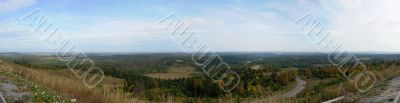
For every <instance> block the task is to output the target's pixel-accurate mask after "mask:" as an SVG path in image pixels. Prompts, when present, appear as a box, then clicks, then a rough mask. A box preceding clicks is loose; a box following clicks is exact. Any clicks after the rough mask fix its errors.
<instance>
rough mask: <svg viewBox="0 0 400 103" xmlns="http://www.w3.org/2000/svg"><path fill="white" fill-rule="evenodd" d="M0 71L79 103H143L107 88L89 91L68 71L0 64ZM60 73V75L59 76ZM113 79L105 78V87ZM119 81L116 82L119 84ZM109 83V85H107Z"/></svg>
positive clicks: (112, 82)
mask: <svg viewBox="0 0 400 103" xmlns="http://www.w3.org/2000/svg"><path fill="white" fill-rule="evenodd" d="M0 69H1V70H5V71H9V72H12V73H15V74H18V75H21V76H22V77H24V78H26V79H27V80H29V81H32V82H34V83H36V84H39V85H41V86H43V87H47V88H49V89H50V90H52V91H56V92H58V93H61V94H63V95H64V96H66V97H68V98H75V99H77V101H78V102H81V103H143V102H144V101H139V100H137V99H134V98H132V96H131V95H130V94H127V93H124V92H115V91H110V88H109V87H106V86H101V87H98V88H93V89H89V88H88V87H86V86H85V85H84V84H83V82H82V81H81V80H79V79H77V78H76V77H75V78H71V77H73V74H72V75H71V74H70V71H69V72H67V71H64V72H62V73H61V72H57V71H51V70H40V69H31V68H26V67H22V66H18V65H15V64H8V63H2V64H0ZM60 73H61V74H62V75H60ZM114 80H117V79H115V78H109V77H107V78H106V79H105V82H103V83H102V85H104V84H105V83H108V84H106V85H111V84H114ZM120 82H121V81H118V83H120ZM109 83H111V84H109Z"/></svg>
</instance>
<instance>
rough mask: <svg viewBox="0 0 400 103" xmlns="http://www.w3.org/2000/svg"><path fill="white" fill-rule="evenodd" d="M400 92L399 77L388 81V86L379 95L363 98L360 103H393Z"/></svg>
mask: <svg viewBox="0 0 400 103" xmlns="http://www.w3.org/2000/svg"><path fill="white" fill-rule="evenodd" d="M399 91H400V77H396V78H394V79H392V80H390V82H389V84H388V86H386V87H384V88H383V90H381V91H379V93H380V94H379V95H376V96H372V97H368V98H363V99H361V102H362V103H371V102H373V103H393V102H395V99H396V97H397V96H398V93H399Z"/></svg>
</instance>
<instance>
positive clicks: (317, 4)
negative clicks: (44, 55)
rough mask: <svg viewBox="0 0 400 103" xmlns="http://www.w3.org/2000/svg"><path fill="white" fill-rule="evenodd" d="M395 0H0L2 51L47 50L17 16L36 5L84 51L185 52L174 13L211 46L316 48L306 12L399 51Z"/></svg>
mask: <svg viewBox="0 0 400 103" xmlns="http://www.w3.org/2000/svg"><path fill="white" fill-rule="evenodd" d="M398 4H400V2H399V1H396V0H386V1H379V0H375V1H374V0H321V1H314V0H197V1H195V0H115V1H110V0H0V43H1V44H0V51H1V52H51V50H50V49H48V48H47V47H46V45H45V44H44V43H43V42H42V41H41V40H39V39H38V38H37V37H35V36H33V35H32V32H30V31H29V30H28V29H27V28H26V27H25V26H24V25H23V24H21V21H20V20H19V19H18V18H19V17H21V16H24V15H25V14H27V13H29V12H31V11H32V10H34V9H40V10H42V11H43V12H44V13H45V15H46V16H47V17H48V18H50V19H51V20H52V21H53V23H54V24H55V25H57V26H58V27H59V28H60V29H61V30H62V31H64V32H65V33H66V36H67V37H68V39H70V40H72V41H73V42H74V44H76V45H77V47H79V49H81V50H82V51H85V52H183V50H182V49H181V48H180V47H179V45H178V44H177V43H175V42H174V40H173V39H172V38H171V37H170V36H169V35H168V33H166V32H164V31H163V30H162V28H161V27H160V25H159V24H158V21H159V20H160V19H162V18H164V17H166V16H168V15H170V14H171V13H175V14H177V15H179V16H181V17H183V19H184V20H185V23H188V24H190V27H191V30H192V31H195V32H196V34H197V35H200V36H201V37H202V39H203V41H204V42H205V43H207V44H208V45H209V46H210V47H211V48H212V49H214V50H215V51H318V49H317V48H316V47H315V46H314V44H312V43H311V42H310V41H309V40H308V39H307V37H306V36H305V35H304V34H302V32H301V31H300V30H299V29H298V27H297V26H296V25H294V24H293V21H295V20H296V19H298V18H300V17H302V16H304V15H305V14H306V13H312V14H314V15H317V16H318V20H319V21H321V22H322V25H323V26H324V27H326V28H327V29H328V30H329V31H332V32H333V35H335V36H336V37H337V39H338V40H339V41H340V42H341V43H342V44H343V45H344V46H345V47H347V48H349V49H350V50H352V51H386V52H398V51H400V48H398V47H397V44H400V41H399V40H397V39H400V35H398V33H400V13H399V12H398V10H399V9H400V7H398V6H397V5H398Z"/></svg>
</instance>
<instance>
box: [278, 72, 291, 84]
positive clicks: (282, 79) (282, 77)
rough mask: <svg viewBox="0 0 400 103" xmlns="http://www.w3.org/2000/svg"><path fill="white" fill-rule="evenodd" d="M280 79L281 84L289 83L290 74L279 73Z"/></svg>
mask: <svg viewBox="0 0 400 103" xmlns="http://www.w3.org/2000/svg"><path fill="white" fill-rule="evenodd" d="M278 81H279V83H280V84H281V85H287V84H289V74H288V73H287V72H281V73H279V76H278Z"/></svg>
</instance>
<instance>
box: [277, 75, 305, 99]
mask: <svg viewBox="0 0 400 103" xmlns="http://www.w3.org/2000/svg"><path fill="white" fill-rule="evenodd" d="M296 81H297V85H296V87H294V88H293V89H292V90H290V91H289V92H287V93H286V94H284V95H283V96H284V97H294V96H296V95H297V94H298V93H300V92H301V91H302V90H303V89H304V88H305V87H306V84H307V83H306V81H304V80H301V79H300V78H296Z"/></svg>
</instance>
